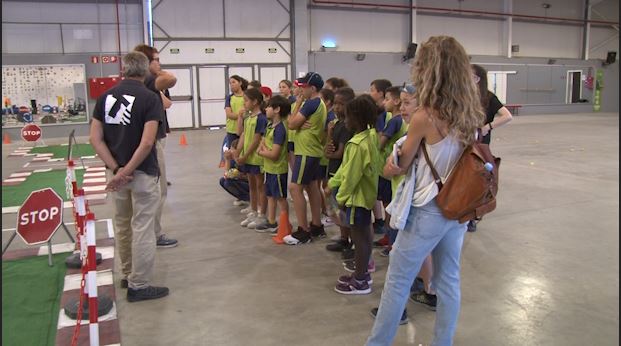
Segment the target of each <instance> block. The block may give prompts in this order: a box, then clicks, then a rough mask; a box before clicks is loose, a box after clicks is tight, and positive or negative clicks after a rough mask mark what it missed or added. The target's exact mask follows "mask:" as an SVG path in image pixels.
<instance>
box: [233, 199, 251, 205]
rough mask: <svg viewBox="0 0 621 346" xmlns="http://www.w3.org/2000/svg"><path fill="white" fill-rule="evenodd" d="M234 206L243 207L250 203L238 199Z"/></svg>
mask: <svg viewBox="0 0 621 346" xmlns="http://www.w3.org/2000/svg"><path fill="white" fill-rule="evenodd" d="M233 205H234V206H236V207H241V206H242V205H248V202H246V201H242V200H241V199H238V200H236V201H235V202H233Z"/></svg>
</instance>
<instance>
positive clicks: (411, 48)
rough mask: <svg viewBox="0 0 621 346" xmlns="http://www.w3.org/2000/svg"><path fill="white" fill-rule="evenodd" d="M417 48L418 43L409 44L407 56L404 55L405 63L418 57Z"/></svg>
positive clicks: (406, 51)
mask: <svg viewBox="0 0 621 346" xmlns="http://www.w3.org/2000/svg"><path fill="white" fill-rule="evenodd" d="M416 47H418V45H417V44H416V43H409V44H408V48H407V49H406V50H405V54H404V55H403V59H402V61H403V62H406V61H408V60H410V59H414V56H415V55H416Z"/></svg>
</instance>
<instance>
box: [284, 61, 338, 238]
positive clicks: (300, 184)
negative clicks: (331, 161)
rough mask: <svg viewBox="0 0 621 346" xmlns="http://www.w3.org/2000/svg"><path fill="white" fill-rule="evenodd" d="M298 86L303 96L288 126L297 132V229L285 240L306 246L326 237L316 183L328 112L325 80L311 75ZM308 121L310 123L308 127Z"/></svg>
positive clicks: (294, 187)
mask: <svg viewBox="0 0 621 346" xmlns="http://www.w3.org/2000/svg"><path fill="white" fill-rule="evenodd" d="M296 85H297V86H298V87H301V88H302V93H301V95H300V97H298V99H297V100H296V103H295V107H294V112H293V113H292V116H291V117H290V119H289V121H288V126H289V129H291V130H296V131H295V139H294V154H295V162H294V165H293V170H292V171H293V172H292V177H291V184H290V185H289V188H290V191H291V197H293V207H294V209H295V214H296V216H297V220H298V229H297V231H295V232H293V233H292V234H291V235H288V236H286V237H285V238H284V241H285V242H286V243H287V244H290V245H297V244H305V243H309V242H311V241H312V237H317V238H322V237H325V236H326V232H325V230H324V229H323V225H322V224H321V195H320V191H319V185H318V183H316V181H317V180H321V178H322V177H321V176H320V169H319V161H320V159H321V157H322V156H323V141H324V136H325V134H324V126H325V123H326V117H327V113H328V112H327V109H326V105H325V103H324V102H323V101H322V100H321V97H319V90H321V88H322V87H323V79H322V78H321V76H320V75H319V74H317V73H315V72H309V73H307V74H306V75H305V76H304V77H302V78H298V79H297V80H296ZM302 103H303V105H302ZM306 122H308V124H306V125H305V123H306ZM304 189H306V191H308V197H309V202H310V208H311V223H310V225H309V223H308V220H307V213H306V199H305V198H304V192H303V191H304Z"/></svg>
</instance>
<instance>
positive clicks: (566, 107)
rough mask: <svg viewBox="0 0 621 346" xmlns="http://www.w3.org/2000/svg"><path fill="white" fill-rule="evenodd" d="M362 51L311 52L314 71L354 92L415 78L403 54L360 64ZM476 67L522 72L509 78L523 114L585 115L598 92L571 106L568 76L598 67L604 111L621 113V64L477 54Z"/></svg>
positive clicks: (373, 56)
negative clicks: (380, 82)
mask: <svg viewBox="0 0 621 346" xmlns="http://www.w3.org/2000/svg"><path fill="white" fill-rule="evenodd" d="M357 54H358V53H356V52H310V54H309V70H311V71H316V72H318V73H319V74H321V75H322V76H323V77H324V78H329V77H332V76H337V77H342V78H345V79H346V80H347V81H348V82H349V84H350V85H351V86H352V88H353V89H354V90H356V91H357V92H363V91H366V90H368V88H369V83H370V82H371V81H372V80H373V79H377V78H386V79H389V80H391V81H392V82H393V83H395V84H401V83H403V82H404V81H407V80H409V79H410V66H409V65H408V64H406V63H402V62H401V56H402V54H401V53H366V56H365V59H364V60H362V61H356V55H357ZM471 61H472V62H473V63H477V64H480V65H482V66H484V67H485V68H487V69H488V70H494V71H516V72H517V73H516V74H513V75H510V76H509V77H508V78H507V103H510V104H520V105H522V108H521V109H520V111H519V114H546V113H582V112H592V110H593V104H592V99H593V91H592V90H589V89H587V88H585V87H583V88H582V98H583V99H586V100H588V103H579V104H566V103H565V91H566V73H567V71H568V70H582V71H583V75H584V76H586V75H587V74H588V71H589V69H590V70H591V75H592V76H595V73H596V71H597V69H601V70H602V71H603V72H604V83H603V85H604V89H603V90H602V95H601V100H602V103H601V111H602V112H618V111H619V100H618V97H617V95H618V92H619V66H618V62H615V63H614V64H612V65H608V66H606V67H602V62H601V60H586V61H585V60H577V59H556V61H554V62H553V64H549V63H548V62H549V61H548V59H545V58H503V57H495V56H472V59H471Z"/></svg>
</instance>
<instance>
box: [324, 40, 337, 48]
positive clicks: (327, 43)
mask: <svg viewBox="0 0 621 346" xmlns="http://www.w3.org/2000/svg"><path fill="white" fill-rule="evenodd" d="M321 46H322V47H323V48H336V42H334V40H331V39H328V40H323V41H322V42H321Z"/></svg>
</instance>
